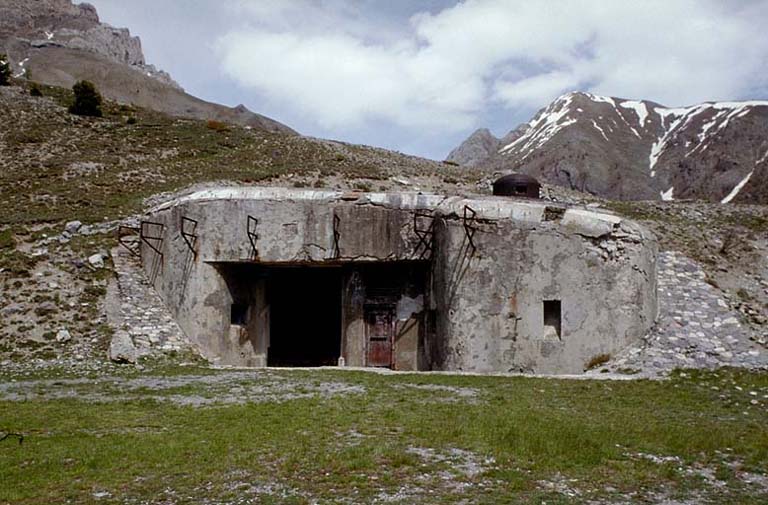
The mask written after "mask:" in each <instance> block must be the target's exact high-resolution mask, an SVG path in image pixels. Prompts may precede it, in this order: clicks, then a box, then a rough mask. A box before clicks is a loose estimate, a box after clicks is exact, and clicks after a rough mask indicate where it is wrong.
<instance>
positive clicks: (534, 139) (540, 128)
mask: <svg viewBox="0 0 768 505" xmlns="http://www.w3.org/2000/svg"><path fill="white" fill-rule="evenodd" d="M573 97H574V94H573V93H569V94H567V95H563V96H561V97H560V98H558V99H557V100H555V101H554V102H552V104H551V105H550V106H549V107H547V108H546V109H544V110H543V111H542V112H540V113H539V114H537V115H536V117H534V118H533V119H532V120H531V121H530V122H529V123H528V130H527V131H526V132H525V133H524V134H523V135H522V136H520V138H518V139H516V140H515V141H513V142H512V143H510V144H507V145H506V146H504V147H502V148H501V149H500V150H499V152H500V153H506V152H509V151H511V150H513V149H516V150H517V151H518V152H519V153H521V154H523V153H525V154H524V155H523V157H522V158H521V159H525V158H526V157H528V155H529V154H531V153H532V152H533V151H534V150H536V149H538V148H539V147H541V146H543V145H544V144H546V143H547V142H549V140H551V139H552V137H554V136H555V134H556V133H557V132H559V131H560V130H562V129H563V128H565V127H566V126H570V125H572V124H575V123H576V122H577V120H576V119H574V118H568V113H569V112H571V108H570V106H571V104H572V102H573Z"/></svg>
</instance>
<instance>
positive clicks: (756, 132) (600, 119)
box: [451, 91, 768, 203]
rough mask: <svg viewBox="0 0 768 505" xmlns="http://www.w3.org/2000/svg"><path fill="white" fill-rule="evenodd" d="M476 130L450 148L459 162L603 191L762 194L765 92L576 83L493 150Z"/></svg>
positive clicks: (767, 169)
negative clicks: (584, 88)
mask: <svg viewBox="0 0 768 505" xmlns="http://www.w3.org/2000/svg"><path fill="white" fill-rule="evenodd" d="M479 138H482V136H480V137H478V132H475V133H473V134H472V135H471V136H470V137H469V138H468V139H467V141H465V142H464V143H463V144H462V145H461V146H460V147H459V148H457V149H456V150H454V151H453V152H452V153H451V154H452V155H453V156H454V158H455V160H456V161H457V162H458V163H462V161H464V163H462V164H464V165H467V166H481V167H483V166H486V167H487V166H490V167H492V168H494V169H497V170H498V169H500V170H515V171H521V172H524V173H528V174H530V175H533V176H535V177H538V178H540V179H541V180H542V181H544V182H549V183H551V184H559V185H562V186H566V187H569V188H571V189H576V190H579V191H586V192H589V193H593V194H596V195H599V196H603V197H608V198H618V199H631V200H637V199H662V200H672V199H678V198H684V199H705V200H710V201H719V202H723V203H729V202H731V201H745V202H747V201H748V202H758V203H764V202H766V201H768V178H766V177H765V175H766V174H768V101H759V100H754V101H745V102H706V103H702V104H698V105H693V106H689V107H676V108H673V107H665V106H663V105H660V104H658V103H656V102H652V101H649V100H630V99H625V98H616V97H609V96H600V95H594V94H591V93H585V92H578V91H575V92H569V93H566V94H564V95H562V96H559V97H558V98H556V99H555V100H553V101H552V102H551V103H550V104H548V105H547V106H546V107H544V108H542V109H541V110H539V112H538V113H536V114H535V115H534V117H533V118H532V119H531V120H530V121H529V122H528V123H526V124H523V125H521V126H519V127H518V128H517V129H515V130H513V132H510V134H509V135H507V136H506V137H505V138H503V139H502V140H500V141H498V144H497V146H498V147H497V149H496V150H495V151H494V150H492V149H491V150H487V149H486V150H485V151H484V149H483V148H480V147H479V146H481V145H485V144H481V143H480V141H479ZM483 152H488V155H487V156H485V157H483ZM465 153H471V155H469V154H465Z"/></svg>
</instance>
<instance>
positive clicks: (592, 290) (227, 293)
mask: <svg viewBox="0 0 768 505" xmlns="http://www.w3.org/2000/svg"><path fill="white" fill-rule="evenodd" d="M466 205H469V206H470V207H471V208H472V209H473V211H474V212H475V213H476V214H475V215H474V218H473V219H470V220H469V221H466V222H465V221H464V220H463V219H462V216H463V210H464V207H465V206H466ZM417 210H419V211H421V212H427V213H431V214H432V215H434V216H435V219H434V220H433V221H432V224H433V225H434V226H433V232H434V235H433V237H434V251H433V254H432V262H433V264H432V269H431V271H432V276H431V278H430V279H427V280H426V281H425V282H424V284H425V285H424V286H423V287H424V288H427V287H431V289H422V292H421V293H420V292H417V291H414V292H411V293H409V294H408V296H406V297H403V298H402V299H401V300H400V303H398V307H397V309H398V310H397V312H398V322H397V326H396V332H397V336H396V341H395V360H396V362H397V366H398V368H402V369H411V368H421V369H424V368H432V369H461V370H476V371H517V370H522V371H536V372H568V373H571V372H580V371H582V369H583V367H584V365H585V363H586V362H587V361H589V359H591V358H592V357H594V356H596V355H598V354H603V353H615V352H617V351H618V350H620V349H621V348H622V347H624V346H625V345H627V344H628V343H630V342H632V341H634V340H637V339H639V338H641V337H642V336H643V335H644V334H645V333H646V332H647V331H648V330H649V329H650V327H651V326H652V324H653V322H654V319H655V317H656V270H655V268H656V267H655V257H656V246H655V241H654V239H653V237H652V236H650V235H649V234H648V233H647V232H645V231H644V230H643V229H641V228H639V227H637V226H636V225H634V224H632V223H630V222H628V221H625V220H622V219H620V218H618V217H615V216H613V215H609V214H602V213H597V212H593V211H589V210H584V209H564V208H552V206H551V204H547V203H546V202H539V201H521V200H514V199H509V198H499V197H477V198H471V199H468V198H461V197H450V198H446V197H442V196H439V195H417V194H409V193H406V194H353V195H348V194H344V193H341V192H333V191H308V190H288V189H282V188H229V189H221V190H213V191H206V192H200V193H196V194H193V195H190V196H189V197H184V198H181V199H178V200H175V201H173V202H170V203H168V204H165V205H163V206H161V207H158V208H156V209H154V210H153V211H151V212H150V213H149V215H148V217H147V219H148V220H149V221H153V222H158V223H161V224H162V225H163V229H162V230H161V231H160V232H159V235H162V236H163V240H162V242H160V241H155V242H153V243H154V244H155V245H156V246H157V247H159V248H160V249H161V250H162V253H163V255H162V261H160V257H159V256H158V255H157V254H156V253H155V252H153V251H152V250H151V248H149V247H148V246H147V245H146V244H144V245H143V246H142V260H143V264H144V267H145V270H146V271H147V273H148V275H149V276H150V278H151V279H153V281H154V285H155V287H156V289H157V290H158V292H159V293H160V294H161V296H162V297H163V299H164V300H165V301H166V303H167V304H168V306H169V307H170V308H171V309H172V311H173V312H174V315H175V317H176V318H177V320H178V322H179V324H180V326H181V328H182V329H183V330H184V331H185V333H186V334H187V336H188V337H189V338H190V339H191V340H192V341H193V342H194V343H196V344H197V345H198V346H199V347H200V348H201V349H202V350H203V352H204V354H205V356H206V357H207V358H208V359H210V360H211V361H213V362H218V363H224V364H240V365H249V366H260V365H263V364H264V363H265V362H266V356H265V353H266V349H267V347H268V342H269V316H268V313H269V310H268V305H267V301H266V300H265V299H264V293H263V289H262V288H259V287H253V286H251V287H249V286H240V287H239V286H237V280H236V277H237V276H236V275H235V276H234V277H233V276H232V275H229V276H228V275H222V268H224V269H225V270H226V269H229V270H227V271H230V270H232V269H231V268H230V267H229V266H227V265H230V266H231V265H235V264H247V263H254V262H255V263H257V264H263V265H270V264H276V265H278V264H305V265H313V264H324V263H334V264H349V265H355V264H360V265H364V264H372V263H374V262H383V261H386V262H410V261H413V260H417V259H419V258H424V257H426V258H429V254H427V255H426V256H425V254H424V253H425V251H424V244H423V243H420V240H419V236H418V235H417V233H416V232H415V230H414V223H413V214H414V212H415V211H417ZM249 215H251V216H253V217H254V218H256V219H258V225H257V226H256V228H255V233H256V234H257V235H258V237H257V238H256V242H255V243H256V249H257V254H254V251H253V250H252V247H251V243H250V241H249V237H248V234H247V233H246V230H247V226H248V216H249ZM182 216H184V217H187V218H191V219H195V220H197V221H198V224H197V227H196V228H195V230H194V233H195V235H196V236H197V239H196V242H195V250H196V254H193V253H192V251H190V249H189V248H188V246H187V245H186V243H185V241H184V240H183V238H182V237H181V234H180V232H181V229H180V226H181V224H180V223H181V218H182ZM425 222H426V224H427V225H428V224H429V222H430V220H429V219H426V221H425ZM423 223H424V222H423ZM423 223H422V224H423ZM420 226H421V225H420ZM467 226H468V228H467ZM155 228H157V227H155ZM186 229H187V231H191V226H186ZM468 229H469V230H476V231H474V242H475V245H476V250H474V251H472V249H471V248H470V247H469V246H468V238H467V233H468ZM193 240H194V239H193ZM337 244H338V245H337ZM427 252H429V251H427ZM345 275H346V277H343V279H342V284H343V286H344V288H343V291H342V293H343V297H342V300H343V303H342V329H341V333H342V335H341V336H342V340H341V342H342V343H341V348H342V354H343V357H344V359H345V361H346V364H347V365H354V366H361V365H364V364H365V353H366V350H365V341H364V335H365V323H364V321H363V304H364V303H365V302H364V297H365V283H364V282H362V283H361V279H360V276H359V274H357V273H355V272H353V271H351V270H349V271H348V274H345ZM259 289H262V291H259ZM243 290H245V291H246V292H248V294H247V296H245V295H242V294H241V293H242V292H243ZM237 297H240V298H243V297H245V298H247V299H248V300H251V301H252V303H254V305H255V306H258V307H260V308H259V309H258V310H253V308H252V309H251V311H250V313H249V321H248V324H247V325H246V326H247V327H246V332H245V333H246V334H245V335H243V333H242V332H240V331H239V330H238V329H237V328H235V329H232V328H231V325H230V306H231V304H232V303H233V301H235V298H237ZM544 300H560V301H561V304H562V321H561V328H562V329H561V334H560V336H559V337H558V336H557V335H555V334H553V333H552V331H546V330H545V328H544V321H543V319H544V316H543V308H542V302H543V301H544ZM401 304H402V305H401ZM416 309H418V310H416ZM428 316H429V317H430V321H434V322H433V323H432V322H430V323H429V324H427V323H426V321H427V318H428ZM432 316H433V317H432Z"/></svg>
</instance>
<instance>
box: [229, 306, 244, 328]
mask: <svg viewBox="0 0 768 505" xmlns="http://www.w3.org/2000/svg"><path fill="white" fill-rule="evenodd" d="M247 319H248V305H246V304H244V303H233V304H232V310H231V312H230V323H231V324H234V325H238V326H245V325H246V323H247Z"/></svg>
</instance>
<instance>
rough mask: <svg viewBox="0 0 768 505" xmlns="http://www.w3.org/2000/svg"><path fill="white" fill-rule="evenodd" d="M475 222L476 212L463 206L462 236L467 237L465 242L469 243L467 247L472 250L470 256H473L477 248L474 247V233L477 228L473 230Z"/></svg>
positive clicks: (467, 206)
mask: <svg viewBox="0 0 768 505" xmlns="http://www.w3.org/2000/svg"><path fill="white" fill-rule="evenodd" d="M476 220H477V212H475V210H474V209H473V208H472V207H470V206H469V205H465V206H464V220H463V221H464V234H465V235H466V236H467V240H468V241H469V247H471V248H472V254H475V251H477V247H475V232H477V228H475V222H476Z"/></svg>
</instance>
